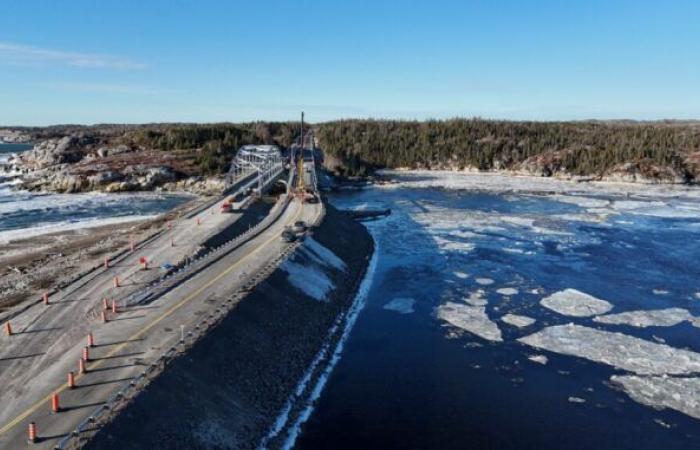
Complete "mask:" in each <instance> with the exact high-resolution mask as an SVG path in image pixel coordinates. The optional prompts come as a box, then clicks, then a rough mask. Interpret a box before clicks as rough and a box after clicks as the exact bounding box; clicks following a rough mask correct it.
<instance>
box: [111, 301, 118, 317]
mask: <svg viewBox="0 0 700 450" xmlns="http://www.w3.org/2000/svg"><path fill="white" fill-rule="evenodd" d="M116 313H117V301H116V300H114V299H112V314H116Z"/></svg>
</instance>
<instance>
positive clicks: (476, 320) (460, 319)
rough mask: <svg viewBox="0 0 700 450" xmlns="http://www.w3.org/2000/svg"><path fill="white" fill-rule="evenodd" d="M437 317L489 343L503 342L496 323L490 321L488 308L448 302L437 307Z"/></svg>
mask: <svg viewBox="0 0 700 450" xmlns="http://www.w3.org/2000/svg"><path fill="white" fill-rule="evenodd" d="M437 317H438V319H441V320H444V321H445V322H448V323H449V324H451V325H454V326H455V327H457V328H460V329H462V330H465V331H468V332H470V333H473V334H475V335H477V336H479V337H481V338H483V339H486V340H488V341H493V342H502V341H503V338H502V337H501V330H500V329H499V328H498V325H496V323H495V322H493V321H492V320H491V319H489V317H488V315H487V314H486V308H485V307H483V306H469V305H463V304H460V303H453V302H447V303H445V304H444V305H440V306H438V307H437Z"/></svg>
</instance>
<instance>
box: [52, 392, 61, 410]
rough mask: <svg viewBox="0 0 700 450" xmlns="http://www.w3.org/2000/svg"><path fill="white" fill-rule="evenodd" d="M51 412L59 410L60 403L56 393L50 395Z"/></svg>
mask: <svg viewBox="0 0 700 450" xmlns="http://www.w3.org/2000/svg"><path fill="white" fill-rule="evenodd" d="M51 412H53V413H59V412H61V404H60V403H59V400H58V394H53V395H52V396H51Z"/></svg>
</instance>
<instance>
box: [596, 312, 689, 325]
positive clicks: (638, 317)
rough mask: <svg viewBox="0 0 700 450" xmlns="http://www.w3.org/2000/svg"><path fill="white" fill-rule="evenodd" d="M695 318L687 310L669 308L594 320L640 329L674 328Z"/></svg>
mask: <svg viewBox="0 0 700 450" xmlns="http://www.w3.org/2000/svg"><path fill="white" fill-rule="evenodd" d="M694 319H695V317H694V316H693V315H692V314H690V312H689V311H688V310H687V309H683V308H667V309H652V310H641V311H626V312H623V313H618V314H607V315H604V316H598V317H594V318H593V320H594V321H595V322H598V323H604V324H607V325H631V326H633V327H638V328H646V327H672V326H674V325H678V324H679V323H682V322H685V321H694Z"/></svg>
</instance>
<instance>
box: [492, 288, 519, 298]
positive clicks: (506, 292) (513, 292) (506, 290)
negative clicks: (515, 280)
mask: <svg viewBox="0 0 700 450" xmlns="http://www.w3.org/2000/svg"><path fill="white" fill-rule="evenodd" d="M496 292H497V293H499V294H501V295H506V296H510V295H518V292H519V291H518V290H517V289H515V288H511V287H505V288H500V289H496Z"/></svg>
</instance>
